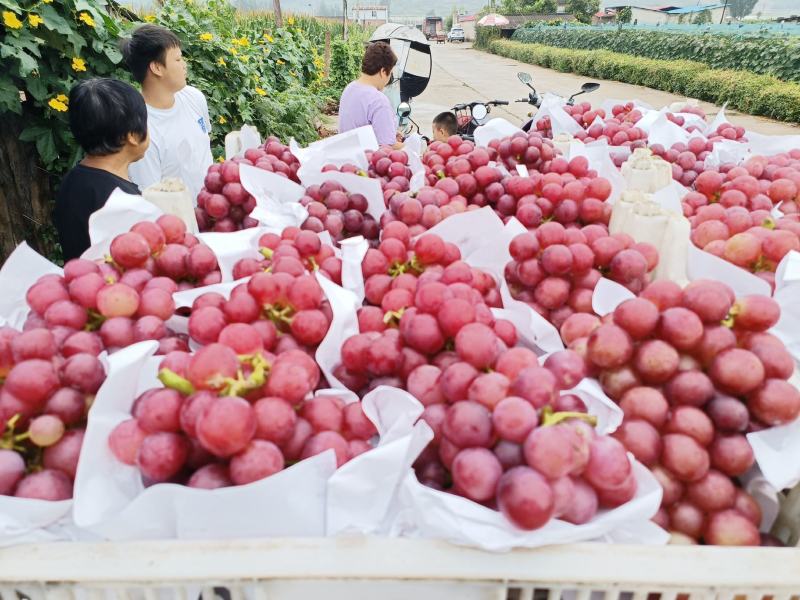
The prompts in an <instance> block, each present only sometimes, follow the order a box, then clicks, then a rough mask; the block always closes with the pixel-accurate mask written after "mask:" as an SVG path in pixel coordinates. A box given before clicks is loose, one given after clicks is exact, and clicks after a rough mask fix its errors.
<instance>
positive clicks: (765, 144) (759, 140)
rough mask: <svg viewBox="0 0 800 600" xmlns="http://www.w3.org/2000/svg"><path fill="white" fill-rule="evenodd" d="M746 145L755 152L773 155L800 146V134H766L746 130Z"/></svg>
mask: <svg viewBox="0 0 800 600" xmlns="http://www.w3.org/2000/svg"><path fill="white" fill-rule="evenodd" d="M744 136H745V137H746V138H747V142H746V146H747V148H748V149H749V150H750V152H752V153H753V154H761V155H764V156H773V155H775V154H780V153H782V152H789V151H791V150H794V149H796V148H800V135H764V134H762V133H757V132H755V131H745V134H744Z"/></svg>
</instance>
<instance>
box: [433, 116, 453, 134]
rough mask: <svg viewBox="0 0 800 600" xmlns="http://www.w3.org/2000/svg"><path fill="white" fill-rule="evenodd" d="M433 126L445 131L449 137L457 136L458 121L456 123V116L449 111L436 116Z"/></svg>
mask: <svg viewBox="0 0 800 600" xmlns="http://www.w3.org/2000/svg"><path fill="white" fill-rule="evenodd" d="M433 126H434V127H438V128H439V129H444V131H445V132H446V133H448V134H449V135H455V134H456V132H457V131H458V121H456V116H455V115H454V114H453V113H451V112H448V111H445V112H443V113H439V114H438V115H436V117H435V118H434V119H433Z"/></svg>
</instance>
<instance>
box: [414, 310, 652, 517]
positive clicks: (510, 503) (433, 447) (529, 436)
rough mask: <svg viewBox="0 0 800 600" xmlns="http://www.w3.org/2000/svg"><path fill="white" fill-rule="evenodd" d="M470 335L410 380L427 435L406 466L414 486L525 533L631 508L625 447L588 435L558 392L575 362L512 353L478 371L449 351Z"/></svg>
mask: <svg viewBox="0 0 800 600" xmlns="http://www.w3.org/2000/svg"><path fill="white" fill-rule="evenodd" d="M470 327H471V326H470V325H468V326H466V327H465V328H463V329H462V330H461V331H460V332H459V334H458V336H457V337H456V353H457V357H454V358H453V359H452V362H451V364H450V366H448V367H446V368H445V369H444V370H443V371H442V372H441V373H436V372H435V370H436V367H433V366H430V365H423V366H420V367H417V369H416V370H415V371H412V372H411V374H410V375H409V390H412V389H415V391H416V393H417V397H418V398H419V399H420V400H421V401H422V402H423V403H424V404H425V410H424V412H423V414H422V417H421V418H422V419H424V420H425V421H426V422H427V423H428V424H429V425H430V426H431V428H432V429H433V431H434V438H433V440H432V442H431V444H430V445H429V446H428V447H427V448H426V449H425V451H424V452H423V453H422V455H421V456H420V457H419V458H418V459H417V461H416V463H415V465H414V467H415V470H416V474H417V477H418V478H419V480H420V481H421V482H422V483H423V484H425V485H427V486H430V487H433V488H435V489H439V490H446V491H448V492H450V493H453V494H456V495H459V496H463V497H465V498H468V499H470V500H473V501H474V502H478V503H481V504H483V505H484V506H487V507H489V508H492V509H495V510H499V511H501V512H502V513H503V515H504V516H505V517H506V518H507V519H508V520H509V521H510V522H511V523H512V524H513V525H514V526H516V527H518V528H520V529H524V530H535V529H538V528H540V527H542V526H544V525H546V524H547V523H548V522H549V521H550V520H551V519H561V520H563V521H567V522H569V523H573V524H576V525H581V524H584V523H587V522H589V521H590V520H591V519H592V518H593V517H594V515H595V514H596V513H597V511H598V510H599V509H602V508H615V507H618V506H621V505H622V504H624V503H626V502H628V501H630V500H631V499H632V498H633V497H634V496H635V494H636V490H637V483H636V479H635V477H634V475H633V471H632V466H631V463H630V461H629V459H628V457H627V455H626V451H625V448H624V447H623V445H622V444H621V443H620V442H618V441H617V440H615V439H613V438H611V437H607V436H600V435H596V434H595V432H594V429H593V428H592V426H591V425H590V423H592V424H593V423H594V420H593V418H592V417H589V416H588V415H586V414H585V412H586V407H585V405H584V404H583V401H582V400H581V399H580V398H579V397H578V396H575V395H574V394H562V393H561V392H562V391H563V390H565V389H569V388H571V387H573V386H574V385H575V384H576V383H577V382H578V381H580V380H581V378H582V377H583V374H584V365H583V361H582V360H581V358H580V357H579V356H578V355H577V354H575V353H574V352H572V351H569V350H566V351H562V352H558V353H555V354H553V355H551V356H550V357H548V358H547V360H546V361H545V362H544V365H543V366H542V365H540V364H539V363H538V360H537V358H536V356H535V355H534V354H533V353H532V352H531V351H529V350H527V349H524V348H512V349H508V350H500V352H498V353H497V354H496V356H495V358H494V359H493V362H491V363H489V364H491V365H492V366H493V370H490V371H489V372H488V373H481V372H480V371H479V370H478V369H479V368H483V367H482V366H478V365H483V364H485V360H480V361H476V360H475V359H476V358H477V356H476V354H475V352H474V351H472V350H470V349H469V347H467V346H464V347H462V346H461V345H460V344H459V343H458V342H459V337H460V336H462V335H465V336H468V337H472V334H471V333H469V332H470ZM486 341H487V342H488V341H489V340H488V339H487V340H486ZM419 382H422V383H424V387H423V388H422V391H424V394H420V391H419V390H417V388H419V387H420V383H419ZM412 384H413V386H412Z"/></svg>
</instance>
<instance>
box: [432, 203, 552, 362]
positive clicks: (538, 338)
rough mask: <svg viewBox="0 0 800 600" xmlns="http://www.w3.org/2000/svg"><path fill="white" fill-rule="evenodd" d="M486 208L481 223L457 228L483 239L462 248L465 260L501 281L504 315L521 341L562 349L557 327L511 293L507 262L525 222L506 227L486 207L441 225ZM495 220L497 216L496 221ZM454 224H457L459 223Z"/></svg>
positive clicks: (548, 349) (545, 350)
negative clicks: (512, 246)
mask: <svg viewBox="0 0 800 600" xmlns="http://www.w3.org/2000/svg"><path fill="white" fill-rule="evenodd" d="M487 210H488V212H486V213H484V214H483V218H482V219H481V220H480V224H476V226H474V227H472V228H468V227H467V223H463V226H462V227H460V228H455V230H456V232H459V233H460V234H461V235H462V236H466V235H468V234H469V235H471V237H472V239H473V242H480V245H477V247H475V246H474V244H473V247H472V248H471V249H470V250H471V251H470V252H468V253H467V254H466V255H465V254H464V252H463V250H462V255H464V256H465V258H464V260H465V261H466V262H467V263H468V264H469V265H471V266H473V267H476V268H479V269H483V270H484V271H486V272H488V273H490V274H491V275H492V276H493V277H494V279H495V281H497V282H498V287H499V290H500V297H501V298H502V300H503V307H504V308H505V309H506V310H505V313H504V314H503V318H506V319H508V320H509V321H511V322H512V323H513V324H514V326H515V327H516V328H517V333H518V335H519V337H520V341H521V342H522V343H524V344H525V345H526V346H529V347H530V348H531V349H533V350H535V351H537V352H538V353H539V354H546V353H548V352H556V351H558V350H563V349H564V343H563V342H562V341H561V335H560V334H559V333H558V330H557V329H556V328H555V327H554V326H553V325H552V324H551V323H550V322H549V321H548V320H547V319H545V318H544V317H542V315H540V314H539V313H537V312H536V311H535V310H533V309H532V308H531V307H530V306H528V305H527V304H525V303H524V302H521V301H519V300H515V299H514V298H513V297H512V296H511V290H510V289H509V287H508V283H507V282H506V278H505V275H504V269H505V266H506V263H508V262H509V261H510V260H511V254H510V253H509V251H508V245H509V244H510V243H511V240H513V239H514V237H515V236H516V235H518V234H520V233H525V232H526V231H527V229H525V227H524V226H523V225H522V223H520V222H519V221H517V219H516V218H514V217H512V218H511V219H509V221H508V223H506V225H505V226H503V224H502V222H501V221H500V219H499V218H498V217H497V215H495V214H494V211H492V210H491V209H488V207H485V208H482V209H480V210H477V211H474V212H467V213H461V214H459V215H454V216H452V217H449V218H448V219H446V220H445V221H442V223H440V225H441V224H444V223H447V222H449V221H451V220H453V219H458V218H460V217H462V216H466V215H478V214H480V213H483V211H487ZM492 219H494V222H493V221H492ZM455 224H456V225H457V224H458V223H455ZM437 227H438V225H437Z"/></svg>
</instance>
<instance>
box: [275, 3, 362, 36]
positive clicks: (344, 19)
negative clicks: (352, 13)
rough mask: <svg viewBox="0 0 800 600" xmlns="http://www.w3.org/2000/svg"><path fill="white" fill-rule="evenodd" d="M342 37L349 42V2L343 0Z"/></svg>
mask: <svg viewBox="0 0 800 600" xmlns="http://www.w3.org/2000/svg"><path fill="white" fill-rule="evenodd" d="M276 1H277V0H276ZM342 37H343V38H344V40H345V41H347V0H342Z"/></svg>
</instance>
